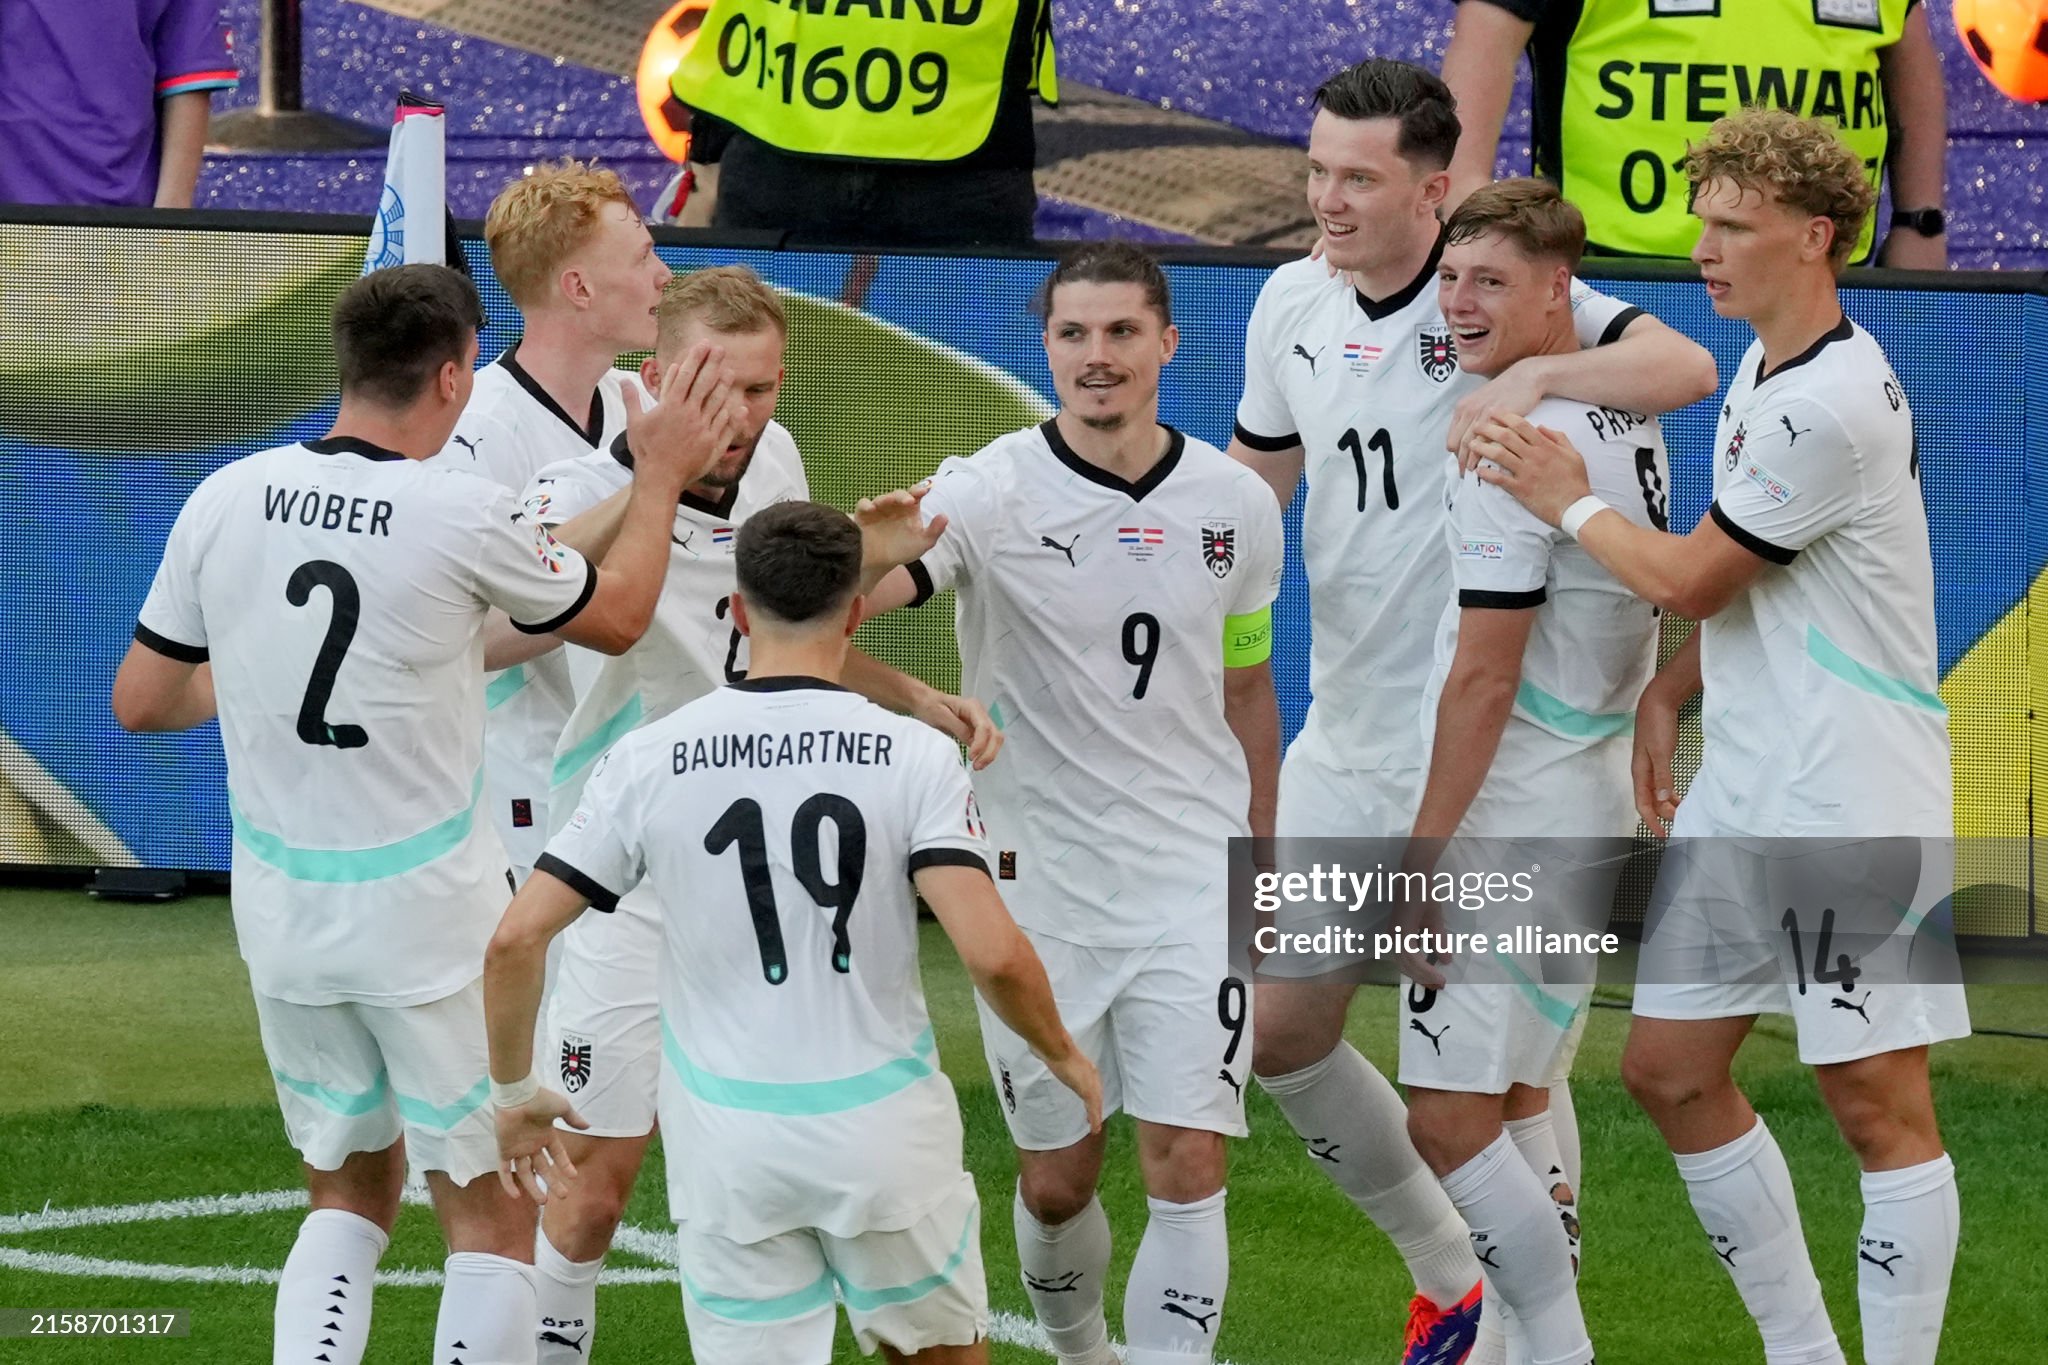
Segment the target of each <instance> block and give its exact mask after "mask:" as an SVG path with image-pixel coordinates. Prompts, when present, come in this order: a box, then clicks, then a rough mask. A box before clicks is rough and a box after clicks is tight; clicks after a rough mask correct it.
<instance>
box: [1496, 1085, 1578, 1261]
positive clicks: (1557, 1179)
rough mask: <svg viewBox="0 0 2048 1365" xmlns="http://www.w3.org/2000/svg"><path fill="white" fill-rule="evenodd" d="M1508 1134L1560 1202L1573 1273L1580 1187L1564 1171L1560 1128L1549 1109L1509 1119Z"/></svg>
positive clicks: (1545, 1188)
mask: <svg viewBox="0 0 2048 1365" xmlns="http://www.w3.org/2000/svg"><path fill="white" fill-rule="evenodd" d="M1507 1130H1508V1136H1509V1137H1510V1138H1512V1139H1513V1140H1514V1144H1515V1150H1516V1151H1518V1152H1520V1153H1521V1154H1522V1160H1523V1161H1525V1162H1527V1163H1528V1165H1529V1169H1530V1170H1532V1171H1534V1172H1536V1178H1537V1179H1538V1180H1540V1181H1542V1182H1543V1189H1544V1192H1545V1193H1546V1194H1548V1195H1549V1196H1550V1199H1551V1202H1552V1203H1554V1204H1556V1205H1557V1217H1558V1221H1559V1222H1560V1223H1562V1224H1563V1225H1564V1235H1565V1240H1566V1241H1567V1242H1569V1243H1571V1248H1572V1275H1573V1277H1574V1278H1577V1276H1578V1273H1579V1264H1580V1256H1579V1187H1578V1182H1576V1181H1574V1180H1573V1179H1572V1178H1571V1177H1570V1176H1569V1175H1567V1174H1566V1173H1565V1164H1564V1154H1563V1153H1562V1152H1560V1151H1558V1147H1557V1130H1556V1128H1555V1126H1554V1125H1553V1124H1552V1122H1551V1117H1550V1115H1549V1114H1547V1113H1543V1114H1532V1115H1530V1116H1529V1117H1528V1118H1525V1119H1509V1120H1508V1122H1507Z"/></svg>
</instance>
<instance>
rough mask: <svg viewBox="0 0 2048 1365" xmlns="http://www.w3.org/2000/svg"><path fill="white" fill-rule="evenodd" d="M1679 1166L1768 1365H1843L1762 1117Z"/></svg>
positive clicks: (1681, 1158) (1786, 1174)
mask: <svg viewBox="0 0 2048 1365" xmlns="http://www.w3.org/2000/svg"><path fill="white" fill-rule="evenodd" d="M1677 1160H1678V1173H1679V1175H1681V1176H1683V1177H1684V1178H1685V1192H1686V1194H1687V1195H1688V1196H1689V1197H1690V1198H1691V1199H1692V1207H1693V1212H1695V1213H1697V1214H1698V1215H1699V1219H1700V1226H1701V1227H1703V1228H1705V1229H1706V1232H1707V1240H1708V1243H1709V1244H1710V1245H1711V1246H1712V1247H1713V1249H1714V1255H1715V1257H1716V1258H1717V1259H1718V1260H1719V1261H1720V1262H1721V1263H1722V1265H1724V1266H1726V1267H1727V1269H1728V1275H1729V1278H1731V1279H1733V1280H1734V1281H1735V1291H1736V1292H1737V1293H1738V1294H1740V1295H1741V1296H1742V1302H1743V1304H1744V1306H1746V1307H1747V1308H1748V1309H1749V1315H1750V1317H1752V1318H1753V1319H1755V1320H1756V1325H1757V1330H1758V1331H1759V1332H1761V1333H1762V1334H1763V1339H1764V1360H1765V1361H1766V1362H1767V1365H1845V1362H1844V1359H1843V1356H1842V1348H1841V1345H1840V1344H1839V1343H1838V1342H1837V1341H1836V1340H1835V1329H1834V1327H1833V1326H1832V1325H1830V1323H1829V1322H1828V1310H1827V1305H1826V1304H1825V1303H1824V1302H1822V1300H1821V1296H1820V1281H1819V1279H1817V1278H1816V1277H1815V1276H1814V1273H1813V1260H1812V1258H1811V1257H1810V1256H1808V1255H1807V1251H1806V1236H1805V1234H1804V1233H1803V1232H1801V1231H1800V1227H1799V1205H1798V1204H1797V1203H1796V1202H1795V1201H1794V1199H1793V1196H1792V1173H1791V1171H1789V1170H1788V1169H1787V1168H1786V1166H1785V1154H1784V1153H1783V1152H1781V1151H1779V1150H1778V1144H1777V1142H1776V1140H1774V1139H1773V1138H1772V1137H1771V1133H1770V1129H1768V1128H1766V1127H1764V1121H1763V1119H1762V1118H1761V1117H1759V1118H1758V1119H1757V1121H1756V1127H1754V1128H1752V1129H1750V1130H1749V1131H1748V1132H1747V1133H1744V1134H1743V1135H1742V1136H1741V1137H1739V1138H1737V1139H1735V1141H1733V1142H1730V1143H1727V1144H1725V1145H1723V1146H1720V1147H1716V1148H1714V1149H1713V1150H1712V1151H1708V1152H1692V1153H1680V1154H1678V1157H1677Z"/></svg>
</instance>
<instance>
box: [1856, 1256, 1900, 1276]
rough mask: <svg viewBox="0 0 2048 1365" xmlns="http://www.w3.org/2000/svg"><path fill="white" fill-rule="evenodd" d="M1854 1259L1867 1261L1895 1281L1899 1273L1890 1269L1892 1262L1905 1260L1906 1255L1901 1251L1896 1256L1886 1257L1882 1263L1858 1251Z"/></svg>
mask: <svg viewBox="0 0 2048 1365" xmlns="http://www.w3.org/2000/svg"><path fill="white" fill-rule="evenodd" d="M1856 1259H1857V1260H1859V1261H1868V1262H1870V1263H1871V1264H1872V1265H1874V1266H1876V1267H1877V1268H1878V1269H1879V1270H1882V1271H1883V1272H1884V1273H1885V1274H1887V1275H1889V1276H1891V1277H1892V1278H1893V1279H1897V1278H1898V1275H1899V1272H1898V1271H1896V1270H1893V1269H1892V1262H1894V1261H1903V1260H1905V1259H1906V1253H1905V1252H1903V1251H1901V1252H1899V1253H1897V1254H1896V1255H1892V1256H1887V1257H1885V1258H1884V1259H1883V1260H1882V1261H1880V1260H1878V1259H1877V1257H1875V1256H1873V1255H1871V1254H1870V1253H1869V1252H1867V1251H1859V1252H1857V1253H1856Z"/></svg>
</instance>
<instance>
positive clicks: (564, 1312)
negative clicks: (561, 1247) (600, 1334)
mask: <svg viewBox="0 0 2048 1365" xmlns="http://www.w3.org/2000/svg"><path fill="white" fill-rule="evenodd" d="M603 1269H604V1257H602V1256H600V1257H598V1258H597V1259H596V1260H594V1261H572V1260H570V1259H569V1258H568V1257H567V1256H564V1255H563V1254H562V1253H561V1252H559V1251H557V1250H555V1244H554V1243H553V1242H550V1241H549V1240H548V1235H547V1233H546V1232H544V1231H541V1230H539V1229H535V1231H534V1234H533V1279H534V1290H535V1292H536V1294H537V1296H538V1298H539V1301H540V1338H539V1349H538V1358H539V1365H579V1362H581V1361H585V1360H588V1359H590V1347H591V1343H592V1342H593V1341H594V1340H595V1339H596V1337H597V1276H598V1272H600V1271H602V1270H603Z"/></svg>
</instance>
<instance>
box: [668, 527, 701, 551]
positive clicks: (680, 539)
mask: <svg viewBox="0 0 2048 1365" xmlns="http://www.w3.org/2000/svg"><path fill="white" fill-rule="evenodd" d="M668 538H669V539H670V540H673V541H674V542H675V543H676V544H678V545H680V546H681V547H682V548H684V549H685V550H687V549H689V548H690V542H691V541H693V540H695V539H696V538H697V533H696V532H695V531H691V532H690V534H688V535H686V536H679V535H677V534H676V533H675V532H674V531H670V532H669V533H668Z"/></svg>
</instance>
